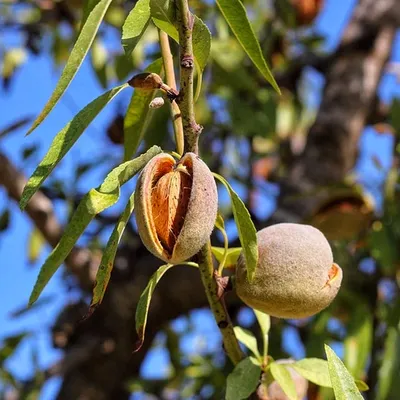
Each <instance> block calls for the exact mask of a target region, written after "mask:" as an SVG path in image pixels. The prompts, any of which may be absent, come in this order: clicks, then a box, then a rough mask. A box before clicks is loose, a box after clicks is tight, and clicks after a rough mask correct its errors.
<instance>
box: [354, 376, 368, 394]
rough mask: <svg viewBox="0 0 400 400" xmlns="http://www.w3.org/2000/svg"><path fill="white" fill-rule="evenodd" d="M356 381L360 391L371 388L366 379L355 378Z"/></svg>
mask: <svg viewBox="0 0 400 400" xmlns="http://www.w3.org/2000/svg"><path fill="white" fill-rule="evenodd" d="M354 382H355V384H356V386H357V389H358V390H359V391H360V392H366V391H367V390H369V386H368V385H367V384H366V383H365V382H364V381H362V380H360V379H355V380H354Z"/></svg>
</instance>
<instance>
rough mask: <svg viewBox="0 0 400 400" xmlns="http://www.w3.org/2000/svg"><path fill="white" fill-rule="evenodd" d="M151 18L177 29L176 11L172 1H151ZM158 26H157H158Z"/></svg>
mask: <svg viewBox="0 0 400 400" xmlns="http://www.w3.org/2000/svg"><path fill="white" fill-rule="evenodd" d="M150 11H151V17H152V18H153V19H156V20H157V21H164V22H167V23H168V24H170V25H172V26H173V27H175V19H176V10H175V4H174V2H173V1H171V0H150ZM156 25H157V24H156Z"/></svg>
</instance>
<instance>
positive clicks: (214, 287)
mask: <svg viewBox="0 0 400 400" xmlns="http://www.w3.org/2000/svg"><path fill="white" fill-rule="evenodd" d="M176 4H177V21H178V31H179V46H180V59H181V62H180V65H181V69H180V70H181V91H180V94H179V99H180V105H181V113H182V121H183V127H184V137H185V151H191V152H193V153H195V154H198V147H199V146H198V141H199V136H200V133H201V129H202V128H201V127H200V126H199V125H198V124H197V123H196V119H195V114H194V99H193V72H194V56H193V46H192V30H193V24H194V18H193V15H192V13H191V12H190V10H189V5H188V0H178V1H177V3H176ZM199 222H200V223H201V221H199ZM197 257H198V263H199V271H200V275H201V279H202V282H203V285H204V290H205V292H206V294H207V299H208V302H209V304H210V307H211V311H212V312H213V314H214V317H215V320H216V322H217V325H218V328H219V329H220V332H221V334H222V337H223V342H224V348H225V351H226V352H227V354H228V356H229V358H230V360H231V361H232V363H233V364H234V365H236V364H237V363H238V362H239V361H240V360H241V359H242V358H243V353H242V351H241V349H240V346H239V342H238V340H237V339H236V336H235V332H234V331H233V325H232V321H231V319H230V317H229V314H228V312H227V310H226V307H225V304H224V299H223V298H221V297H220V296H218V284H217V282H216V280H215V276H214V272H215V269H214V265H213V260H212V254H211V242H210V240H209V241H208V243H207V244H206V245H205V246H204V247H203V248H202V249H201V250H200V252H199V254H198V255H197Z"/></svg>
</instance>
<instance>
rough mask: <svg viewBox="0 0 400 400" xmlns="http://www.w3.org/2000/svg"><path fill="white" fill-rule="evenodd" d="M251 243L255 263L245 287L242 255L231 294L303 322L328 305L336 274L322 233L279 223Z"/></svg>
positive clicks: (335, 286)
mask: <svg viewBox="0 0 400 400" xmlns="http://www.w3.org/2000/svg"><path fill="white" fill-rule="evenodd" d="M257 241H258V247H259V262H258V265H257V268H256V272H255V276H254V280H253V281H252V282H251V283H250V282H249V281H248V279H247V274H246V265H245V262H244V257H243V255H241V256H240V257H239V259H238V263H237V268H236V291H237V294H238V296H239V297H240V298H241V299H242V300H243V302H244V303H246V304H247V305H248V306H250V307H252V308H254V309H256V310H259V311H262V312H264V313H266V314H269V315H271V316H274V317H279V318H306V317H310V316H312V315H314V314H316V313H318V312H320V311H321V310H323V309H324V308H326V307H328V306H329V304H330V303H331V302H332V301H333V299H334V298H335V296H336V294H337V293H338V291H339V288H340V284H341V282H342V270H341V268H340V267H339V266H338V265H337V264H335V263H334V262H333V255H332V250H331V248H330V245H329V243H328V241H327V239H326V238H325V236H324V235H323V234H322V232H320V231H319V230H318V229H316V228H314V227H312V226H310V225H301V224H291V223H282V224H276V225H271V226H269V227H267V228H264V229H262V230H261V231H259V232H258V233H257Z"/></svg>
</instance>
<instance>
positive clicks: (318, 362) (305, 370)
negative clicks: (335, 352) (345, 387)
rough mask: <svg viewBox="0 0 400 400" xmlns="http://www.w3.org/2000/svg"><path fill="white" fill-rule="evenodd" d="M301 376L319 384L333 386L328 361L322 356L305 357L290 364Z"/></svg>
mask: <svg viewBox="0 0 400 400" xmlns="http://www.w3.org/2000/svg"><path fill="white" fill-rule="evenodd" d="M290 366H291V367H292V368H294V369H295V370H296V371H297V372H298V373H299V374H300V375H301V376H303V377H304V378H306V379H307V380H308V381H310V382H312V383H315V384H316V385H318V386H324V387H330V388H331V387H332V383H331V378H330V375H329V369H328V362H327V361H326V360H322V359H320V358H304V359H303V360H300V361H296V362H295V363H293V364H290Z"/></svg>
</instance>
